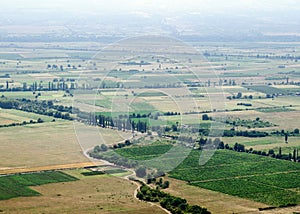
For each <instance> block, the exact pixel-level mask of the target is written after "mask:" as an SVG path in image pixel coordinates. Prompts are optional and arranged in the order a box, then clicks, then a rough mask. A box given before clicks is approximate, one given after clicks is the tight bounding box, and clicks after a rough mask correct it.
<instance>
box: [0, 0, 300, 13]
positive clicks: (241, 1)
mask: <svg viewBox="0 0 300 214" xmlns="http://www.w3.org/2000/svg"><path fill="white" fill-rule="evenodd" d="M0 2H1V8H3V9H56V10H63V11H83V12H97V13H100V12H101V13H105V12H109V13H111V12H128V11H142V12H146V13H153V12H178V11H185V12H226V11H256V10H257V11H278V10H285V11H288V10H297V9H299V8H300V6H299V1H298V0H9V1H7V0H0Z"/></svg>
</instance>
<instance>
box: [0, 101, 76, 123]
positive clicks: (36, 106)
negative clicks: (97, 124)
mask: <svg viewBox="0 0 300 214" xmlns="http://www.w3.org/2000/svg"><path fill="white" fill-rule="evenodd" d="M0 108H4V109H16V110H21V111H26V112H32V113H36V114H41V115H46V116H51V117H55V118H61V119H65V120H73V118H72V117H71V115H70V114H71V113H72V110H73V108H72V106H69V107H65V106H63V105H54V104H53V101H51V100H49V101H46V100H43V101H37V100H30V99H26V98H22V99H9V98H6V97H4V96H2V97H1V98H0Z"/></svg>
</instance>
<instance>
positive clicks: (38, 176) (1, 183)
mask: <svg viewBox="0 0 300 214" xmlns="http://www.w3.org/2000/svg"><path fill="white" fill-rule="evenodd" d="M75 180H77V178H75V177H72V176H70V175H67V174H65V173H62V172H59V171H54V172H41V173H32V174H17V175H9V176H2V177H0V200H6V199H10V198H15V197H21V196H38V195H40V193H38V192H36V191H34V190H32V189H30V188H29V187H30V186H39V185H43V184H49V183H58V182H68V181H75Z"/></svg>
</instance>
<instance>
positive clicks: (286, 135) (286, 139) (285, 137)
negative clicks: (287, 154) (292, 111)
mask: <svg viewBox="0 0 300 214" xmlns="http://www.w3.org/2000/svg"><path fill="white" fill-rule="evenodd" d="M288 138H289V135H288V133H285V134H284V140H285V143H288Z"/></svg>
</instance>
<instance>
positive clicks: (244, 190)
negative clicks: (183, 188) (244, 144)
mask: <svg viewBox="0 0 300 214" xmlns="http://www.w3.org/2000/svg"><path fill="white" fill-rule="evenodd" d="M200 155H201V152H199V151H193V152H191V154H190V155H189V157H188V158H187V159H186V160H184V161H183V162H182V164H180V165H179V166H178V167H177V168H176V169H175V170H173V171H172V172H171V173H170V176H171V177H173V178H177V179H180V180H185V181H189V182H190V184H191V185H195V186H198V187H203V188H207V189H210V190H214V191H218V192H223V193H226V194H230V195H234V196H238V197H242V198H247V199H250V200H254V201H257V202H262V203H265V204H268V205H270V206H285V205H288V204H298V203H299V202H300V193H299V192H298V191H295V190H293V188H297V187H299V185H300V183H299V180H298V181H295V179H296V177H297V174H299V172H300V165H299V164H298V163H293V162H289V161H283V160H276V159H271V158H269V157H263V156H258V155H251V154H246V153H237V152H233V151H225V150H218V151H216V153H215V154H214V156H213V157H212V159H210V160H209V161H208V162H207V163H206V164H205V165H204V166H199V164H198V161H199V156H200Z"/></svg>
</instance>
